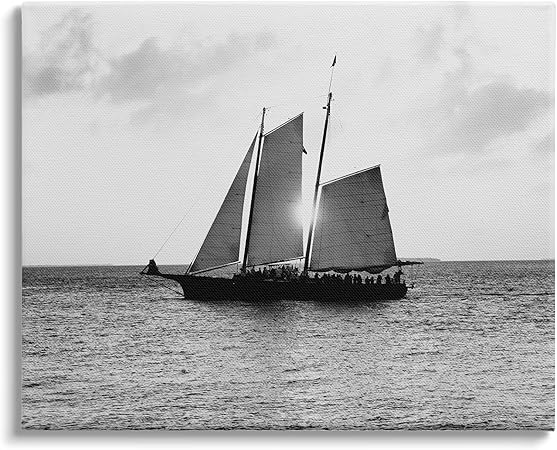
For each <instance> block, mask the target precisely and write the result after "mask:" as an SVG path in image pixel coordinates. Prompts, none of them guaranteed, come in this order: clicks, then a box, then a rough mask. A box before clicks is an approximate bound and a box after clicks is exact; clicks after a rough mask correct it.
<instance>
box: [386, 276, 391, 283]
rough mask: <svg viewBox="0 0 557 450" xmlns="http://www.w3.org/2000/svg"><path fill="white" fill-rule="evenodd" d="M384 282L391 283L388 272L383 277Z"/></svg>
mask: <svg viewBox="0 0 557 450" xmlns="http://www.w3.org/2000/svg"><path fill="white" fill-rule="evenodd" d="M385 284H391V276H390V275H389V274H387V276H386V277H385Z"/></svg>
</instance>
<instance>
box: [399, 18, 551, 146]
mask: <svg viewBox="0 0 557 450" xmlns="http://www.w3.org/2000/svg"><path fill="white" fill-rule="evenodd" d="M461 23H462V19H459V20H458V21H457V24H461ZM425 39H426V41H425V42H426V43H427V42H428V39H429V40H431V36H430V37H429V38H428V37H427V36H426V37H425ZM431 42H433V41H431ZM431 42H430V43H429V44H427V45H426V46H425V47H424V46H422V48H428V49H430V51H429V52H426V53H425V55H426V56H428V58H427V57H426V58H424V59H423V62H422V64H423V63H426V64H427V63H428V62H432V61H434V57H436V56H438V55H442V59H441V60H440V63H439V65H438V66H442V67H444V68H445V69H444V70H445V71H444V72H439V69H438V68H431V69H429V68H427V67H425V68H424V67H423V66H422V67H421V68H420V69H421V73H422V79H424V80H426V83H428V82H429V84H428V85H427V86H426V87H425V88H424V89H423V90H422V92H421V93H420V94H419V95H418V96H417V97H416V99H415V104H416V105H419V106H417V107H416V106H415V107H413V108H411V109H410V111H411V112H410V117H411V119H410V120H411V121H412V122H416V123H418V124H420V125H421V126H422V128H423V129H424V131H425V132H426V135H427V137H426V139H425V140H426V148H427V151H428V152H429V153H430V154H447V153H480V152H486V151H488V150H489V149H490V146H491V145H492V144H493V143H494V142H496V141H497V140H499V139H501V138H505V137H509V136H512V135H514V134H516V133H521V132H524V131H526V130H528V129H529V127H531V126H532V125H533V124H534V123H536V122H537V121H538V120H539V119H540V118H543V117H544V116H547V115H548V114H549V113H551V112H552V111H553V105H554V95H553V93H552V92H549V91H544V90H538V89H533V88H524V87H521V86H519V85H517V84H516V83H515V82H514V81H513V80H512V79H511V78H510V77H509V76H505V75H502V74H499V75H497V74H485V73H482V72H481V71H480V70H479V69H478V68H477V67H476V64H475V63H474V58H473V56H472V54H471V52H470V51H469V50H468V49H467V48H466V47H465V46H464V44H457V45H454V46H449V45H448V44H447V43H442V45H443V48H441V47H437V46H434V45H433V44H432V43H431ZM435 42H436V43H439V42H440V40H436V41H435ZM424 71H425V75H424ZM428 71H429V72H428ZM427 74H429V76H428V75H427ZM439 75H441V76H439ZM436 78H437V81H436Z"/></svg>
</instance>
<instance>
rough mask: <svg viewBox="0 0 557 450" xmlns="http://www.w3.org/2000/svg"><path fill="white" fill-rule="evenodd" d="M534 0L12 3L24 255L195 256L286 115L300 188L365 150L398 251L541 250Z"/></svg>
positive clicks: (35, 258)
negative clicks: (247, 163)
mask: <svg viewBox="0 0 557 450" xmlns="http://www.w3.org/2000/svg"><path fill="white" fill-rule="evenodd" d="M553 45H554V8H553V6H552V5H550V4H537V5H536V4H517V5H509V4H488V5H471V6H467V5H466V4H460V5H450V4H429V5H427V4H416V5H408V4H379V5H366V6H354V5H350V6H348V5H323V4H321V5H311V4H310V5H298V4H290V5H285V4H280V5H263V6H260V5H259V6H258V5H219V6H207V5H187V4H158V5H157V4H151V5H149V4H122V3H120V4H118V3H116V4H98V5H95V4H75V5H74V6H72V5H71V4H48V5H47V4H43V5H41V4H26V5H25V6H24V8H23V63H24V67H23V76H24V80H23V263H24V264H89V263H90V264H102V263H112V264H138V265H139V264H143V263H146V262H147V260H148V259H149V258H151V257H152V256H153V255H154V253H155V252H156V251H157V249H158V248H159V247H160V245H161V244H162V243H163V241H164V240H165V239H166V238H167V236H168V235H169V234H170V232H171V231H172V229H173V228H174V227H175V225H176V224H177V223H178V222H179V220H180V219H181V218H182V216H183V215H184V213H186V212H188V211H189V212H188V216H187V218H186V219H185V220H184V222H183V223H182V225H181V226H180V227H179V228H178V230H177V231H176V233H175V234H174V235H173V236H172V238H171V239H170V240H169V242H168V244H167V245H166V246H165V248H164V249H163V250H162V252H161V253H160V255H159V256H158V258H157V262H159V263H161V264H165V263H182V264H183V263H187V262H189V261H190V259H191V258H192V257H193V256H194V255H195V253H196V251H197V250H198V248H199V246H200V245H201V242H202V240H203V238H204V237H205V234H206V232H207V230H208V228H209V226H210V224H211V222H212V220H213V218H214V215H215V214H216V212H217V210H218V208H219V206H220V203H221V201H222V199H223V198H224V195H225V194H226V191H227V189H228V187H229V184H230V183H231V181H232V179H233V178H234V175H235V172H236V170H237V168H238V166H239V164H240V162H241V161H242V158H243V156H244V154H245V151H246V150H247V147H248V146H249V144H250V143H251V140H252V139H253V136H254V134H255V132H256V130H257V127H258V124H259V116H260V111H261V108H262V107H263V106H266V107H271V108H270V111H269V113H268V120H267V124H266V127H267V129H271V128H272V127H274V126H276V125H278V124H280V123H281V122H282V121H285V120H287V119H288V118H290V117H293V116H294V115H296V114H298V113H299V112H301V111H304V121H305V126H304V140H305V147H306V150H307V151H308V155H305V156H304V176H305V181H304V184H305V187H306V189H305V200H306V205H307V207H309V199H310V197H311V190H312V189H311V186H312V184H313V183H314V179H315V178H314V177H315V168H316V163H317V158H318V152H319V145H320V139H321V133H322V127H323V119H324V111H323V109H322V106H323V105H324V104H325V102H326V94H327V87H328V83H329V75H330V69H329V68H330V65H331V61H332V59H333V56H334V55H335V54H337V55H338V59H337V65H336V70H335V77H334V82H333V93H334V101H333V104H332V115H331V127H330V135H329V137H330V138H329V140H328V146H327V150H326V154H325V162H324V167H323V175H322V180H323V181H326V180H328V179H331V178H335V177H338V176H341V175H344V174H346V173H348V172H352V171H355V170H359V169H363V168H365V167H369V166H373V165H376V164H381V166H382V173H383V180H384V183H385V191H386V195H387V199H388V203H389V209H390V216H391V224H392V227H393V232H394V238H395V246H396V250H397V254H398V255H399V256H402V257H437V258H442V259H444V260H490V259H539V258H553V255H554V232H553V230H554V118H553V116H554V111H553V110H554V89H553V86H554V75H553V66H554V60H553V54H554V49H553Z"/></svg>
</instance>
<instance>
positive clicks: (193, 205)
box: [143, 112, 262, 270]
mask: <svg viewBox="0 0 557 450" xmlns="http://www.w3.org/2000/svg"><path fill="white" fill-rule="evenodd" d="M261 114H262V113H261V112H259V114H257V117H258V118H259V117H261ZM207 184H208V183H207ZM200 199H201V197H200V196H198V197H197V200H196V201H195V202H194V203H193V204H192V205H191V206H190V207H189V208H188V210H187V211H186V212H185V214H184V215H183V217H182V218H181V219H180V221H179V222H178V224H177V225H176V226H175V227H174V229H173V230H172V232H171V233H170V234H169V235H168V237H167V238H166V240H165V241H164V242H163V243H162V245H161V246H160V248H159V249H158V250H157V252H156V253H155V256H153V259H155V258H156V257H157V255H158V254H159V253H160V252H161V250H162V249H163V248H164V246H165V245H166V243H167V242H168V241H169V239H170V238H171V237H172V235H173V234H174V233H175V232H176V230H177V229H178V227H179V226H180V225H181V224H182V222H183V221H184V219H185V218H186V217H187V215H188V214H189V213H190V212H191V210H192V209H193V208H194V207H195V206H197V204H198V203H199V200H200ZM146 267H147V266H145V268H146ZM145 268H144V269H143V270H145Z"/></svg>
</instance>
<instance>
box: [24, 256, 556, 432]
mask: <svg viewBox="0 0 557 450" xmlns="http://www.w3.org/2000/svg"><path fill="white" fill-rule="evenodd" d="M140 269H141V268H140V267H139V268H138V267H62V268H25V269H24V270H23V305H22V320H23V324H22V334H23V356H22V367H23V384H22V416H23V417H22V426H23V427H24V428H35V429H44V428H49V429H83V428H87V429H215V428H226V429H228V428H244V429H245V428H271V429H292V428H327V429H408V428H409V429H443V428H457V429H461V428H477V429H524V428H529V429H550V428H553V426H554V412H555V409H554V408H555V407H554V391H555V384H554V263H553V262H549V261H521V262H469V263H465V262H454V263H450V262H444V263H429V264H425V265H424V266H421V267H420V268H419V269H418V270H417V273H416V279H415V281H416V288H415V289H413V290H409V293H408V295H407V298H405V299H402V300H397V301H389V302H381V303H375V304H356V305H343V304H331V303H318V302H305V303H304V302H286V301H285V302H277V303H260V302H257V301H254V302H250V303H248V302H229V303H223V302H200V301H190V300H184V299H183V298H179V297H178V296H177V295H175V294H174V293H173V292H171V291H169V290H167V289H164V288H162V287H161V286H160V285H158V284H152V282H150V281H149V280H148V279H145V278H142V277H139V276H138V275H137V272H138V271H139V270H140ZM174 269H175V270H183V268H174ZM168 285H169V286H172V287H175V286H174V285H173V284H172V283H171V282H168ZM176 286H177V285H176Z"/></svg>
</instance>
